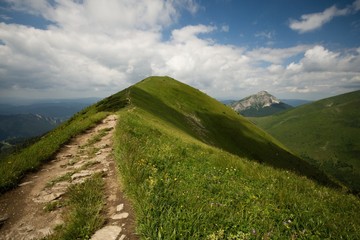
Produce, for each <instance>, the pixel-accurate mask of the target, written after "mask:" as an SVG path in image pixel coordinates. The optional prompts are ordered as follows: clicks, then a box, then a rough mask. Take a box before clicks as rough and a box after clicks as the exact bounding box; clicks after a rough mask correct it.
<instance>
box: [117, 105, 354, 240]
mask: <svg viewBox="0 0 360 240" xmlns="http://www.w3.org/2000/svg"><path fill="white" fill-rule="evenodd" d="M116 141H117V142H116V146H117V147H116V154H115V155H116V158H117V161H118V167H119V169H120V172H121V175H122V178H123V179H122V180H123V182H124V185H125V188H126V191H127V193H128V195H129V196H130V197H131V199H132V201H133V203H134V208H135V210H136V215H137V223H138V228H137V230H138V232H139V234H140V235H141V237H142V239H263V238H265V239H266V238H267V239H291V238H297V239H341V238H343V239H356V238H358V237H359V235H358V232H359V231H360V219H359V218H358V213H359V211H360V203H359V200H358V199H357V198H356V197H354V196H352V195H345V194H343V193H341V192H339V191H336V190H333V189H330V188H326V187H323V186H321V185H318V184H317V183H315V182H313V181H311V180H308V179H307V178H305V177H299V176H298V175H296V174H293V173H291V172H289V171H285V170H278V169H274V168H272V167H269V166H265V165H262V164H259V163H257V162H254V161H251V160H248V159H246V158H242V157H239V156H236V155H233V154H230V153H228V152H226V151H223V150H221V149H218V148H215V147H212V146H209V145H207V144H204V143H203V142H202V141H199V140H198V139H196V138H193V137H191V136H189V135H187V134H186V133H184V132H182V131H179V130H178V129H176V128H175V127H174V126H172V125H171V124H169V123H168V122H166V121H163V120H162V119H160V118H159V117H158V116H155V115H151V114H150V113H147V112H145V111H144V110H143V109H139V108H136V109H132V110H129V111H122V112H120V116H119V123H118V126H117V129H116Z"/></svg>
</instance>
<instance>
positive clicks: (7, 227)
mask: <svg viewBox="0 0 360 240" xmlns="http://www.w3.org/2000/svg"><path fill="white" fill-rule="evenodd" d="M116 120H117V116H115V115H111V116H108V117H107V118H105V119H104V120H103V121H102V122H101V123H100V124H98V125H97V126H96V127H95V128H93V129H90V130H88V131H87V132H85V133H84V134H81V135H79V136H77V137H75V138H74V139H72V140H71V141H70V142H69V143H68V145H65V146H64V147H62V148H61V149H60V150H59V152H58V153H57V154H56V156H55V157H54V158H53V160H51V161H50V162H49V163H47V164H44V165H43V167H42V168H41V169H40V170H39V171H38V172H36V173H31V174H28V175H27V176H26V177H25V178H24V179H23V181H22V182H21V184H19V186H18V187H17V188H15V189H13V190H11V191H9V192H6V193H5V194H3V195H1V196H0V239H17V240H18V239H39V238H43V237H45V236H49V235H51V234H53V233H54V229H55V228H56V227H57V226H59V225H66V214H67V213H68V211H69V209H68V207H67V197H68V196H67V193H68V187H70V186H72V185H74V184H80V183H82V182H84V181H86V179H88V178H90V177H91V176H92V175H94V174H96V173H101V174H102V176H103V180H104V182H105V187H104V189H103V195H104V203H105V204H104V207H103V210H102V212H101V214H102V215H103V218H104V219H105V224H104V226H103V228H102V229H100V230H99V231H97V232H96V233H95V234H94V235H92V237H91V239H93V240H98V239H109V240H110V239H114V240H115V239H138V236H136V234H135V220H134V212H133V210H132V208H131V206H130V204H129V202H128V201H127V200H126V199H125V197H124V195H123V193H122V191H121V189H120V185H119V179H118V177H117V171H116V166H115V161H114V159H113V156H112V143H113V141H112V138H113V132H114V130H115V129H114V128H115V125H116Z"/></svg>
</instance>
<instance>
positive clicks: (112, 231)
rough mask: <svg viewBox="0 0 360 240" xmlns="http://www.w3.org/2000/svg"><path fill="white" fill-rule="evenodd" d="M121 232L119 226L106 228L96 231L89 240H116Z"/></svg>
mask: <svg viewBox="0 0 360 240" xmlns="http://www.w3.org/2000/svg"><path fill="white" fill-rule="evenodd" d="M121 230H122V229H121V227H119V226H106V227H103V228H102V229H100V230H98V231H97V232H96V233H95V234H94V235H93V236H92V237H91V239H90V240H116V239H117V238H118V237H119V235H120V233H121Z"/></svg>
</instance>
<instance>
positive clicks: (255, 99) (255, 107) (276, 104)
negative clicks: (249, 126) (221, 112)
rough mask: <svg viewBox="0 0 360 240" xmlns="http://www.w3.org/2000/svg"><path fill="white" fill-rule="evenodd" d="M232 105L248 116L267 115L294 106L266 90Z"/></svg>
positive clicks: (237, 110)
mask: <svg viewBox="0 0 360 240" xmlns="http://www.w3.org/2000/svg"><path fill="white" fill-rule="evenodd" d="M230 107H231V108H232V109H234V110H235V111H236V112H238V113H240V114H241V115H243V116H246V117H260V116H267V115H272V114H275V113H278V112H282V111H284V110H287V109H290V108H292V106H290V105H288V104H286V103H283V102H281V101H280V100H279V99H277V98H276V97H274V96H273V95H271V94H269V93H268V92H266V91H261V92H258V93H257V94H254V95H251V96H249V97H246V98H243V99H241V100H239V101H235V102H233V103H231V104H230Z"/></svg>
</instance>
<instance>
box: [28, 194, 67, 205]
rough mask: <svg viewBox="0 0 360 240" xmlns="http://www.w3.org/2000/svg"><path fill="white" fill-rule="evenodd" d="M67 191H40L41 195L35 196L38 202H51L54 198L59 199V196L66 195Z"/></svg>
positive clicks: (35, 200) (34, 199)
mask: <svg viewBox="0 0 360 240" xmlns="http://www.w3.org/2000/svg"><path fill="white" fill-rule="evenodd" d="M64 193H65V192H57V193H46V192H42V193H40V196H38V197H36V198H33V201H34V202H38V203H46V202H51V201H53V200H56V199H58V198H59V197H61V196H62V195H64Z"/></svg>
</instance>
